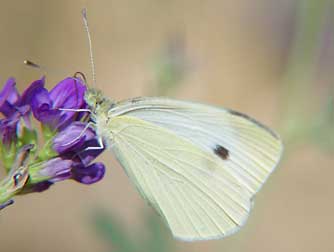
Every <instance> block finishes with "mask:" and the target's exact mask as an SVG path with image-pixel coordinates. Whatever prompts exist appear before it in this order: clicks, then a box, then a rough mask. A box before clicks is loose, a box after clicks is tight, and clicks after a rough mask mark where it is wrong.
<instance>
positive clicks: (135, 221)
mask: <svg viewBox="0 0 334 252" xmlns="http://www.w3.org/2000/svg"><path fill="white" fill-rule="evenodd" d="M83 7H87V8H88V18H89V23H90V29H91V32H92V37H93V49H94V53H95V64H96V70H97V85H98V88H100V89H102V90H103V91H104V93H105V94H106V95H107V96H109V97H112V98H114V99H115V100H119V99H124V98H128V97H134V96H142V95H168V96H172V97H176V98H180V99H189V100H195V101H201V102H205V103H210V104H215V105H218V106H224V107H229V108H233V109H236V110H239V111H242V112H244V113H247V114H249V115H251V116H253V117H255V118H257V119H258V120H260V121H261V122H264V123H265V124H267V125H268V126H270V127H272V128H274V129H276V130H277V131H278V132H279V133H280V134H281V135H282V138H283V140H284V142H285V143H286V150H285V153H284V157H283V160H282V162H281V164H280V166H279V167H278V169H277V171H276V172H275V173H274V174H273V175H272V177H271V178H270V179H269V181H268V183H267V184H266V185H265V186H264V187H263V190H261V191H260V193H259V194H258V195H257V198H256V203H255V207H254V210H253V213H252V214H251V216H250V218H249V221H248V222H247V224H246V226H245V227H244V228H243V229H242V230H241V231H240V232H238V233H237V234H235V235H233V236H231V237H228V238H226V239H223V240H220V241H208V242H197V243H183V242H179V241H176V240H174V239H173V238H172V237H171V234H170V233H169V232H168V230H167V229H166V228H165V227H164V226H163V225H161V224H158V226H159V229H157V230H158V231H156V232H160V231H159V230H161V232H162V239H164V242H163V243H161V244H164V245H161V246H164V248H158V249H152V250H151V251H256V252H260V251H279V252H282V251H303V252H307V251H318V250H319V251H322V252H325V251H334V242H333V237H332V236H333V224H334V217H333V213H334V202H333V194H334V184H333V182H332V181H333V178H334V157H333V153H334V148H333V147H334V144H333V143H334V142H333V136H334V122H333V121H334V119H333V118H334V113H333V108H334V107H333V106H332V105H333V103H331V101H332V100H331V99H332V98H331V97H333V86H334V75H333V69H334V39H333V36H334V35H333V33H334V28H333V27H334V12H333V10H334V8H333V4H332V3H331V1H311V0H305V1H303V0H299V1H297V0H295V1H291V0H283V1H275V0H253V1H242V0H235V1H228V0H220V1H218V0H210V1H198V0H193V1H190V0H179V1H176V0H174V1H173V0H171V1H153V0H141V1H128V0H123V1H120V0H118V1H116V0H112V1H107V0H101V1H79V0H76V1H74V0H72V1H66V0H61V1H43V0H33V1H5V0H2V1H1V8H0V36H1V39H0V56H1V58H0V81H1V83H4V82H5V80H6V79H7V78H8V77H10V76H13V77H15V78H16V79H17V82H18V85H19V87H20V89H21V90H22V89H23V88H24V87H26V86H27V85H28V84H30V82H31V81H33V80H35V79H37V78H39V77H40V76H41V75H42V74H43V73H41V72H39V71H38V70H35V69H31V68H28V67H26V66H24V65H23V63H22V62H23V60H24V59H26V58H28V59H31V60H33V61H36V62H38V63H40V64H42V65H45V66H47V67H48V68H49V71H48V73H47V85H48V87H52V86H53V85H55V84H56V83H57V82H58V81H60V80H61V79H63V78H65V77H66V76H69V75H72V74H73V73H74V72H76V71H82V72H84V73H86V76H87V77H89V78H90V76H91V75H90V67H89V54H88V46H87V39H86V34H85V32H84V29H83V25H82V19H81V16H80V11H81V9H82V8H83ZM330 92H332V93H330ZM101 159H102V160H103V161H104V162H105V164H106V165H107V166H108V170H107V174H106V177H105V179H104V180H103V181H102V182H100V183H97V184H95V185H92V186H84V185H81V184H78V183H75V182H72V181H66V182H62V183H59V184H57V185H55V186H53V187H52V188H51V189H49V190H48V191H46V192H44V193H41V194H38V193H36V194H31V195H27V196H24V197H17V198H16V203H15V205H14V206H12V207H9V208H8V209H6V210H4V211H2V212H1V215H0V251H1V252H7V251H8V252H18V251H25V252H30V251H31V252H45V251H51V252H52V251H64V252H67V251H71V252H76V251H78V252H79V251H87V252H88V251H133V250H130V249H129V248H127V247H125V248H119V247H117V245H115V244H113V243H112V242H110V239H109V240H108V234H105V233H104V234H103V232H104V231H103V230H102V231H101V229H99V227H98V225H101V223H100V224H97V222H98V221H95V217H94V216H96V215H98V214H97V213H98V212H101V211H102V212H103V213H104V214H105V215H106V217H105V218H106V221H105V222H108V220H107V218H108V216H109V215H110V218H112V219H113V220H117V221H116V222H117V223H118V226H119V227H121V229H124V232H126V234H127V235H128V236H129V237H130V239H131V240H133V241H134V244H137V245H134V246H135V247H136V249H137V251H144V250H143V248H142V247H141V245H138V244H141V243H140V240H142V239H145V237H146V236H145V232H146V230H148V229H149V227H148V225H147V217H148V216H149V218H155V214H154V213H153V211H152V210H151V209H150V208H149V206H147V205H146V204H145V202H144V201H143V200H142V199H141V198H140V196H139V194H138V193H137V192H136V191H135V190H134V188H133V187H132V185H131V183H130V181H129V180H128V178H127V177H126V175H125V174H124V172H123V171H122V169H121V167H120V166H119V165H118V164H117V162H116V161H115V160H114V158H113V157H112V156H111V154H110V153H108V152H105V153H104V154H103V155H102V158H101ZM103 222H104V221H103V220H102V224H103ZM154 225H156V224H154ZM119 227H118V228H119ZM112 228H113V226H112V225H111V229H112ZM102 229H103V228H102ZM115 229H116V225H115ZM115 232H117V230H116V231H115ZM143 234H144V235H143ZM143 237H144V238H143ZM138 240H139V242H137V243H136V242H135V241H138ZM166 244H167V245H166Z"/></svg>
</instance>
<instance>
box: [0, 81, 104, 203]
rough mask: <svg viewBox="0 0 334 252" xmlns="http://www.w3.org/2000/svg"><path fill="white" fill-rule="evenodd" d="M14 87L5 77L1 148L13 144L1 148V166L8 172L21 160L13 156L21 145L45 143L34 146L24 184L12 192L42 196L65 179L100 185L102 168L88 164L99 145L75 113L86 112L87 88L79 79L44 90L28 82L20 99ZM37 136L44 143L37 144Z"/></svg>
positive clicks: (0, 100) (2, 199)
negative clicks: (35, 125)
mask: <svg viewBox="0 0 334 252" xmlns="http://www.w3.org/2000/svg"><path fill="white" fill-rule="evenodd" d="M15 85H16V83H15V80H14V79H13V78H10V79H8V81H7V82H6V84H5V86H4V87H3V89H2V90H1V91H0V113H2V114H3V118H2V119H0V140H1V143H2V144H0V148H3V146H9V145H11V144H14V145H11V146H14V148H8V150H7V149H0V158H1V159H2V161H3V162H4V163H6V168H7V170H8V172H10V170H11V169H12V167H15V164H17V162H20V161H21V160H20V155H18V152H17V151H18V150H19V149H20V148H21V146H22V144H33V143H39V142H44V144H43V145H42V146H35V148H34V150H33V152H34V156H35V157H36V158H34V159H31V162H30V163H28V166H27V167H28V172H29V180H28V182H27V184H26V185H25V186H24V187H23V188H22V189H20V190H18V192H17V193H21V194H24V193H30V192H42V191H44V190H46V189H48V188H49V187H50V186H51V185H53V184H54V183H56V182H59V181H62V180H65V179H73V180H75V181H78V182H80V183H83V184H92V183H95V182H98V181H100V180H101V179H102V178H103V176H104V174H105V166H104V164H102V163H99V162H97V163H92V161H93V160H94V159H95V158H96V157H97V156H98V155H100V154H101V153H102V152H103V150H104V149H101V148H100V149H99V148H95V149H94V147H99V142H98V141H97V136H96V133H95V131H94V129H92V128H91V127H88V120H89V117H88V115H89V114H87V113H86V112H80V113H78V112H77V111H76V110H79V109H83V108H87V104H86V103H85V100H84V93H85V91H86V86H85V85H84V83H83V82H82V80H81V79H78V78H71V77H69V78H66V79H64V80H62V81H61V82H59V83H58V84H57V85H56V86H55V87H54V88H53V89H51V90H50V91H48V90H47V89H46V88H45V78H44V77H43V78H41V79H39V80H36V81H34V82H33V83H31V85H30V86H29V87H28V88H27V89H26V90H25V91H24V92H23V94H22V95H20V94H19V93H18V91H17V90H16V87H15ZM63 109H65V110H63ZM66 109H70V110H73V111H68V110H66ZM30 112H32V113H30ZM31 115H33V116H34V118H35V119H37V121H39V122H40V123H41V126H42V127H40V128H41V129H42V132H43V134H38V133H37V132H36V130H34V128H35V127H32V126H31V121H30V116H31ZM35 121H36V120H33V121H32V122H35ZM41 135H42V136H43V141H40V140H39V139H38V137H39V136H41ZM92 147H93V149H92ZM9 151H11V153H9ZM15 157H17V160H15ZM21 158H22V157H21ZM14 163H15V164H14ZM18 164H20V163H18ZM1 189H2V190H1ZM7 190H12V188H8V189H7ZM1 191H6V189H5V188H0V209H1V206H6V201H5V200H8V199H6V198H5V197H4V195H1Z"/></svg>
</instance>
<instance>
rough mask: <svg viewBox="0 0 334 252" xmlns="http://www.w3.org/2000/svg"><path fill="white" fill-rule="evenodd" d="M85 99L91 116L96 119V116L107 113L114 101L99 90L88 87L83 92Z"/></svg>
mask: <svg viewBox="0 0 334 252" xmlns="http://www.w3.org/2000/svg"><path fill="white" fill-rule="evenodd" d="M85 101H86V103H87V105H88V106H89V109H90V110H91V111H92V113H91V118H92V120H93V121H96V117H97V116H103V115H107V114H108V111H109V110H110V109H111V108H112V107H113V106H114V105H115V102H114V101H112V100H111V99H109V98H107V97H105V96H104V95H103V94H102V92H101V91H100V90H96V89H92V88H89V89H88V90H87V91H86V93H85Z"/></svg>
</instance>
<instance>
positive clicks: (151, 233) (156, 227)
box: [93, 210, 172, 252]
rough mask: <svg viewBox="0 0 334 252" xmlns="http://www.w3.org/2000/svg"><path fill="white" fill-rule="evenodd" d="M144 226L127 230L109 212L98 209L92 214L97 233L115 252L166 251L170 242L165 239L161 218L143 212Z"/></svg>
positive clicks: (169, 248) (170, 247) (170, 249)
mask: <svg viewBox="0 0 334 252" xmlns="http://www.w3.org/2000/svg"><path fill="white" fill-rule="evenodd" d="M143 218H144V220H145V221H144V227H143V228H141V229H140V230H134V229H131V230H127V229H125V228H124V225H123V224H122V222H120V221H119V220H117V219H116V218H115V216H113V215H112V214H110V213H106V212H104V211H101V210H98V211H96V213H95V214H94V218H93V220H94V225H95V227H96V230H97V232H98V234H100V235H101V237H102V238H104V240H105V241H106V242H107V244H108V246H110V250H109V251H117V252H155V251H159V252H168V251H172V246H171V243H170V242H169V241H168V240H167V239H166V237H168V236H167V234H165V232H164V229H163V228H162V227H161V224H162V223H161V220H160V219H159V217H158V216H157V215H156V214H148V213H146V214H143Z"/></svg>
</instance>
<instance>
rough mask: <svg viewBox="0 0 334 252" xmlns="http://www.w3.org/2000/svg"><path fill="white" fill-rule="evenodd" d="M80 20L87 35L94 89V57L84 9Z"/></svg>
mask: <svg viewBox="0 0 334 252" xmlns="http://www.w3.org/2000/svg"><path fill="white" fill-rule="evenodd" d="M81 14H82V19H83V22H84V27H85V30H86V33H87V39H88V45H89V56H90V66H91V71H92V78H93V85H94V86H95V87H96V74H95V64H94V57H93V47H92V39H91V36H90V32H89V27H88V19H87V9H86V8H84V9H82V11H81Z"/></svg>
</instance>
